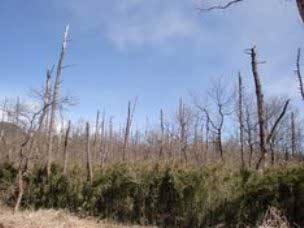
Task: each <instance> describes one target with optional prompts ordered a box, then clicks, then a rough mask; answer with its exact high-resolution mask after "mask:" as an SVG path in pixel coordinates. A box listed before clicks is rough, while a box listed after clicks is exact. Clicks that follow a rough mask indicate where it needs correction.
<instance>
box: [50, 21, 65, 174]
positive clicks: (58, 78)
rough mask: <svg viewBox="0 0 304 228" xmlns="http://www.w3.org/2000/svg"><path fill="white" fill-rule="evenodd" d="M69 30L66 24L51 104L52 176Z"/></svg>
mask: <svg viewBox="0 0 304 228" xmlns="http://www.w3.org/2000/svg"><path fill="white" fill-rule="evenodd" d="M68 32H69V26H66V28H65V32H64V36H63V42H62V47H61V52H60V56H59V60H58V64H57V73H56V79H55V84H54V89H53V97H52V106H51V117H50V118H51V119H50V126H49V135H48V156H47V157H48V158H47V174H48V176H50V174H51V165H52V160H53V156H52V152H53V151H52V150H53V140H54V134H55V128H56V112H57V105H58V99H59V86H60V83H61V73H62V69H63V62H64V58H65V55H66V49H67V42H68Z"/></svg>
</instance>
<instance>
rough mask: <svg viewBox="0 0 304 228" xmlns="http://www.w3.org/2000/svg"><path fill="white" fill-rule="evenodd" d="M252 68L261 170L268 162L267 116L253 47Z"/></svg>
mask: <svg viewBox="0 0 304 228" xmlns="http://www.w3.org/2000/svg"><path fill="white" fill-rule="evenodd" d="M250 55H251V67H252V74H253V79H254V84H255V94H256V102H257V109H258V123H259V138H260V139H259V140H260V142H259V143H260V153H261V155H260V158H259V161H258V162H257V164H256V169H259V168H260V166H261V163H262V161H265V160H266V155H267V149H266V126H265V123H266V119H265V118H266V116H265V103H264V95H263V91H262V85H261V80H260V76H259V73H258V67H257V66H258V62H257V54H256V48H255V47H253V48H252V49H251V53H250Z"/></svg>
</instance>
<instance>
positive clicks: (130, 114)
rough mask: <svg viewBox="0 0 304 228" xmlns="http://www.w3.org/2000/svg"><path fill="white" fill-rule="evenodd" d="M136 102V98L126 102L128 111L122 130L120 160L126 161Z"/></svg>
mask: <svg viewBox="0 0 304 228" xmlns="http://www.w3.org/2000/svg"><path fill="white" fill-rule="evenodd" d="M136 103H137V98H136V99H135V101H134V102H133V105H132V102H131V101H129V102H128V113H127V121H126V128H125V132H124V141H123V148H122V160H123V161H126V156H127V155H126V154H127V149H128V143H129V137H130V133H131V126H132V121H133V116H134V112H135V108H136Z"/></svg>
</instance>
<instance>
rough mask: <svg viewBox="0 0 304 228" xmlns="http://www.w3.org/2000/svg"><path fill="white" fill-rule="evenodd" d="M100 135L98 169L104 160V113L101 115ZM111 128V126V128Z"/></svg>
mask: <svg viewBox="0 0 304 228" xmlns="http://www.w3.org/2000/svg"><path fill="white" fill-rule="evenodd" d="M100 127H101V133H100V148H99V153H100V167H102V166H103V165H104V163H105V160H106V136H105V134H106V129H105V127H106V114H105V112H103V113H102V120H101V126H100ZM111 127H112V126H111Z"/></svg>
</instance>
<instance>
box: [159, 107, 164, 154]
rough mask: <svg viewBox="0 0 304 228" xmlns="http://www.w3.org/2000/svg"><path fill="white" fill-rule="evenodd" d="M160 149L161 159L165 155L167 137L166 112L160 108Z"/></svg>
mask: <svg viewBox="0 0 304 228" xmlns="http://www.w3.org/2000/svg"><path fill="white" fill-rule="evenodd" d="M160 131H161V132H160V134H161V135H160V149H159V159H161V158H162V157H163V152H164V151H163V150H164V137H165V124H164V112H163V110H162V109H161V110H160Z"/></svg>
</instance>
